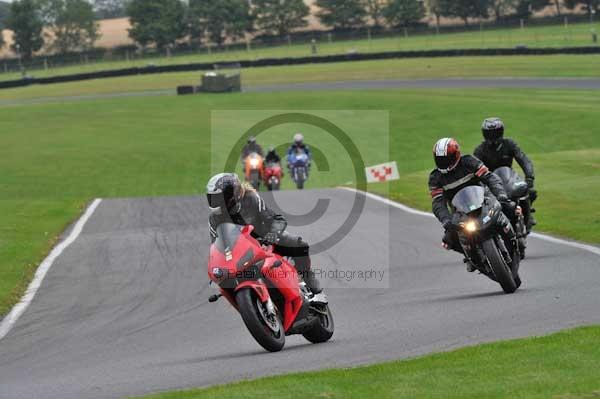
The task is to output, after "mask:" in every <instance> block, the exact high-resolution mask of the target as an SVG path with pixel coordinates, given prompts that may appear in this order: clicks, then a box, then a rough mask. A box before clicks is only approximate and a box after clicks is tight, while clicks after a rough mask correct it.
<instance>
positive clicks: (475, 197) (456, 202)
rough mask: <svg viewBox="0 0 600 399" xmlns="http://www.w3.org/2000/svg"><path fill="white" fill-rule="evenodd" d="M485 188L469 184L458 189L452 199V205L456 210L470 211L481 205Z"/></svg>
mask: <svg viewBox="0 0 600 399" xmlns="http://www.w3.org/2000/svg"><path fill="white" fill-rule="evenodd" d="M484 198H485V190H484V189H483V187H481V186H469V187H465V188H463V189H462V190H460V191H459V192H458V193H456V195H455V196H454V198H453V199H452V205H453V206H454V207H455V208H456V210H457V211H458V212H461V213H465V214H467V213H471V212H473V211H476V210H478V209H481V207H482V206H483V200H484Z"/></svg>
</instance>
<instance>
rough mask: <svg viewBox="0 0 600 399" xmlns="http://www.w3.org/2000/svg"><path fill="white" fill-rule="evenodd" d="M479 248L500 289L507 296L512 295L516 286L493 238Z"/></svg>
mask: <svg viewBox="0 0 600 399" xmlns="http://www.w3.org/2000/svg"><path fill="white" fill-rule="evenodd" d="M481 247H482V249H483V252H485V255H486V256H487V258H488V260H489V261H490V266H491V267H492V272H493V273H494V275H495V276H496V281H497V282H498V283H499V284H500V286H501V287H502V289H503V290H504V292H505V293H507V294H512V293H513V292H515V291H516V290H517V284H516V283H515V279H514V278H513V275H512V272H511V271H510V268H509V267H508V265H507V264H506V262H505V261H504V258H503V257H502V255H501V254H500V251H498V247H497V246H496V243H495V242H494V239H493V238H490V239H489V240H486V241H484V242H482V243H481Z"/></svg>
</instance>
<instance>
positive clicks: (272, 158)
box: [265, 147, 281, 164]
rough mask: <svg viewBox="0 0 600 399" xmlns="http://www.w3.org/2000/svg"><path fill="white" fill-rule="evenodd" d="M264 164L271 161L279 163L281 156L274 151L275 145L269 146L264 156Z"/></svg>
mask: <svg viewBox="0 0 600 399" xmlns="http://www.w3.org/2000/svg"><path fill="white" fill-rule="evenodd" d="M265 163H266V164H272V163H281V157H280V156H279V154H277V151H275V147H269V151H268V152H267V156H266V157H265Z"/></svg>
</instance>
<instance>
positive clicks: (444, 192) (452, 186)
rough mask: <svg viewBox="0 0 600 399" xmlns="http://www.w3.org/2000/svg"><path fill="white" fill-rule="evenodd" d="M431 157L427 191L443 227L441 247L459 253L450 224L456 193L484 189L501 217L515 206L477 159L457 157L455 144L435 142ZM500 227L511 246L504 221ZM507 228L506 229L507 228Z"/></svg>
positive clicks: (510, 232)
mask: <svg viewBox="0 0 600 399" xmlns="http://www.w3.org/2000/svg"><path fill="white" fill-rule="evenodd" d="M433 156H434V159H435V163H436V166H437V168H436V169H434V170H433V171H432V172H431V174H430V175H429V191H430V193H431V201H432V203H431V205H432V210H433V213H434V214H435V216H436V217H437V219H438V220H439V221H440V223H442V225H443V227H444V231H445V233H444V238H443V240H442V241H443V243H444V246H445V247H446V248H447V249H452V250H454V251H457V252H460V253H463V249H462V246H461V245H460V241H459V237H458V227H457V226H456V225H455V224H454V222H453V220H452V213H451V211H450V209H451V208H452V205H451V204H452V199H453V198H454V196H455V195H456V193H458V192H459V191H460V190H462V189H463V188H465V187H468V186H474V185H479V186H480V185H482V183H483V184H484V185H486V186H487V187H488V188H489V189H490V191H491V192H492V194H494V195H495V196H496V198H497V199H498V201H499V202H500V203H501V204H502V208H503V211H504V213H505V214H509V215H510V214H513V213H514V211H515V208H514V207H515V205H514V203H512V202H511V201H510V200H509V199H508V196H507V195H506V191H505V190H504V186H503V185H502V181H501V180H500V178H499V177H498V176H496V175H495V174H493V173H491V172H490V171H489V170H488V168H487V167H486V166H485V165H484V164H483V162H481V161H480V160H479V159H477V158H476V157H474V156H472V155H464V156H461V153H460V147H459V145H458V142H457V141H456V140H454V139H452V138H444V139H441V140H439V141H438V142H437V143H436V145H435V146H434V147H433ZM503 218H504V220H501V221H500V223H501V224H503V226H505V228H506V230H508V232H506V231H504V232H503V233H504V234H505V235H506V237H505V238H508V240H509V242H514V240H515V233H514V230H513V229H512V226H511V225H510V221H509V220H508V218H506V217H505V216H503ZM507 226H508V227H507ZM467 267H468V270H469V271H474V270H475V268H474V267H473V266H472V265H470V264H469V265H468V266H467Z"/></svg>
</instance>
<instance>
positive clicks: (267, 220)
mask: <svg viewBox="0 0 600 399" xmlns="http://www.w3.org/2000/svg"><path fill="white" fill-rule="evenodd" d="M206 190H207V193H206V195H207V199H208V205H209V207H210V210H211V212H210V216H209V219H208V226H209V230H210V238H211V242H214V241H215V240H216V238H217V227H218V226H219V225H220V224H221V223H234V224H238V225H242V226H245V225H252V226H254V230H253V231H252V236H253V237H254V238H256V239H258V240H259V241H261V242H262V243H264V244H272V245H273V247H274V252H276V253H278V254H279V255H282V256H289V257H291V258H292V259H293V260H294V263H295V267H296V270H297V271H298V273H299V274H300V275H301V276H302V277H303V278H304V281H305V282H306V285H307V286H308V288H310V290H311V291H312V292H313V293H315V294H317V293H319V292H321V288H320V286H319V282H318V281H317V279H316V277H315V275H314V272H312V271H311V270H310V264H311V262H310V256H309V246H308V244H307V243H306V242H305V241H304V240H302V238H301V237H298V236H295V235H292V234H290V233H288V232H287V231H286V227H287V221H286V220H285V218H284V217H283V216H282V215H279V214H276V213H275V212H273V211H272V210H271V209H269V208H268V207H267V206H266V204H265V201H264V200H263V199H262V198H261V197H260V195H259V194H258V193H257V192H256V191H255V190H254V189H253V188H252V187H251V186H248V185H246V184H242V183H241V182H240V179H239V178H238V177H237V175H236V174H234V173H221V174H218V175H215V176H213V177H212V178H211V179H210V180H209V182H208V184H207V186H206Z"/></svg>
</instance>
